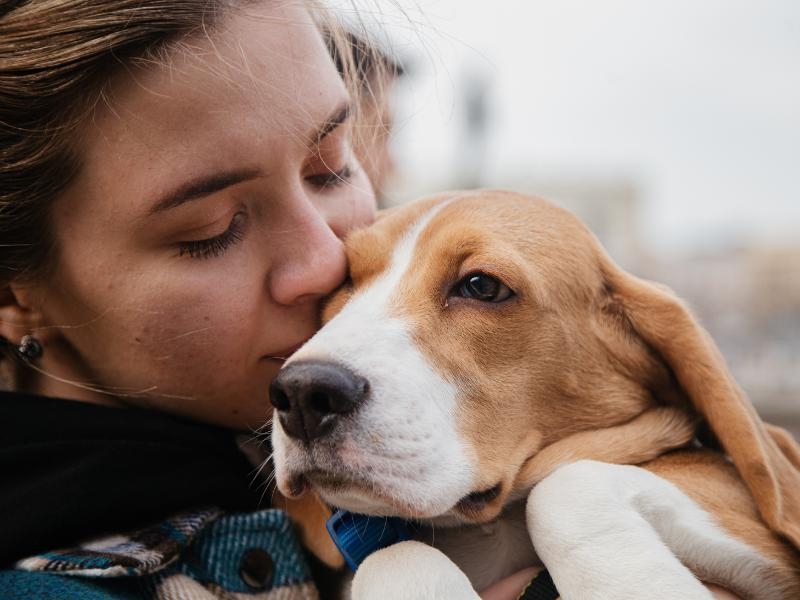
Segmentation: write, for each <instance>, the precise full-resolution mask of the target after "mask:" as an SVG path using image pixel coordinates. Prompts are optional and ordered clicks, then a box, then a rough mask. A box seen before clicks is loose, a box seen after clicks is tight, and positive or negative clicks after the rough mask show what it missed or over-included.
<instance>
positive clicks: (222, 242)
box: [178, 212, 244, 259]
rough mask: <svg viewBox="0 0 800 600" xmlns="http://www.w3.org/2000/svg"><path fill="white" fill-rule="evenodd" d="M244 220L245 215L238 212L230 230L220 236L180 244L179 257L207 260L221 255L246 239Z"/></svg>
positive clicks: (229, 226)
mask: <svg viewBox="0 0 800 600" xmlns="http://www.w3.org/2000/svg"><path fill="white" fill-rule="evenodd" d="M243 219H244V213H242V212H238V213H236V214H235V215H233V219H231V224H230V225H228V228H227V229H226V230H225V231H223V232H222V233H220V234H219V235H216V236H214V237H212V238H208V239H206V240H192V241H190V242H178V249H179V254H178V256H183V255H188V256H189V257H190V258H203V259H206V258H215V257H217V256H219V255H221V254H222V253H223V252H225V251H226V250H227V249H228V248H230V247H231V246H233V245H234V244H236V243H237V242H239V241H241V239H242V238H243V237H244V228H243V225H242V223H241V221H242V220H243Z"/></svg>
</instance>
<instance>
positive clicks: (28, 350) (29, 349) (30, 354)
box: [17, 335, 43, 361]
mask: <svg viewBox="0 0 800 600" xmlns="http://www.w3.org/2000/svg"><path fill="white" fill-rule="evenodd" d="M42 351H43V350H42V343H41V342H40V341H39V340H37V339H36V338H35V337H33V336H32V335H26V336H25V337H23V338H22V341H20V343H19V346H17V354H19V356H20V358H22V360H24V361H29V360H36V359H37V358H39V357H40V356H41V355H42Z"/></svg>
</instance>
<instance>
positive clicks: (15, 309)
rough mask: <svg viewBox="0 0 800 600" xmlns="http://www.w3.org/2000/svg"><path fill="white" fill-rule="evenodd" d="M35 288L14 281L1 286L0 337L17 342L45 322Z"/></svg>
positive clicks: (13, 342)
mask: <svg viewBox="0 0 800 600" xmlns="http://www.w3.org/2000/svg"><path fill="white" fill-rule="evenodd" d="M36 306H37V305H36V303H35V302H34V291H33V288H31V287H28V286H22V285H17V284H13V283H9V284H5V285H2V286H0V337H3V338H5V339H6V340H8V341H9V342H11V343H12V344H17V343H19V341H20V340H21V339H22V338H23V336H25V335H28V334H30V333H31V332H32V331H34V330H35V329H36V328H37V327H41V325H42V323H43V319H42V314H41V312H40V311H39V309H38V308H37V307H36Z"/></svg>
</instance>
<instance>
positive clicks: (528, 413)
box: [325, 191, 800, 596]
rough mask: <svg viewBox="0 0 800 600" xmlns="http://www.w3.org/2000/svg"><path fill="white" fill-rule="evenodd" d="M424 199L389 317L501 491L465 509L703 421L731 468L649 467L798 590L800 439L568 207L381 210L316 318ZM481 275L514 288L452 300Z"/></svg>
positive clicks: (460, 196)
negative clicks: (448, 384) (432, 371)
mask: <svg viewBox="0 0 800 600" xmlns="http://www.w3.org/2000/svg"><path fill="white" fill-rule="evenodd" d="M452 199H456V201H453V202H449V203H448V202H447V201H448V200H452ZM435 205H441V207H440V210H439V212H438V213H437V214H436V215H435V216H434V217H433V219H432V221H431V222H430V224H429V225H428V227H427V228H426V229H425V231H423V233H422V234H421V235H420V237H419V239H418V240H417V245H416V248H415V255H414V257H413V259H412V264H413V265H414V268H413V269H412V270H411V271H410V272H409V273H408V274H407V276H406V279H405V280H404V281H403V282H402V284H401V286H400V289H398V290H397V293H396V297H395V301H394V306H393V307H392V309H391V310H392V311H393V312H394V313H395V314H396V315H398V316H401V317H403V318H404V319H405V320H406V321H407V322H411V323H414V324H415V328H414V330H413V332H412V333H413V336H414V338H415V342H416V344H417V345H418V346H419V347H420V348H421V350H422V351H423V353H424V354H425V355H426V356H427V358H428V359H429V361H430V363H431V364H433V365H434V366H435V368H436V369H437V370H438V372H439V373H440V374H441V375H442V376H443V377H444V378H445V379H447V380H448V381H452V382H454V383H456V384H457V386H458V388H459V389H460V390H462V392H463V393H462V396H461V397H460V398H459V403H460V404H459V410H458V414H457V419H458V427H459V429H460V432H461V434H462V437H463V438H465V439H467V440H470V441H471V446H472V448H473V450H474V451H475V453H476V455H477V460H478V471H479V473H480V474H481V482H482V484H483V486H484V487H485V488H486V489H488V488H491V487H493V486H494V485H496V484H498V483H500V484H501V493H500V495H499V496H498V497H497V498H496V499H495V501H493V502H490V503H489V504H488V505H487V506H486V507H485V508H484V509H482V510H481V511H480V513H479V514H464V515H463V516H464V517H465V518H466V519H469V520H474V521H478V522H480V521H487V520H490V519H492V518H494V517H495V516H497V514H499V512H500V511H501V510H502V507H503V505H504V504H505V503H506V502H507V501H508V500H509V499H510V498H514V497H518V496H519V495H522V494H524V493H525V491H526V490H527V489H530V487H531V485H533V484H534V483H535V482H536V481H538V480H540V479H541V478H542V477H544V476H546V475H547V474H548V473H549V472H550V471H551V470H552V469H554V468H555V467H557V466H558V465H559V464H561V463H564V462H569V461H572V460H576V459H579V458H591V459H596V460H602V461H606V462H616V463H628V464H639V463H643V462H645V461H648V460H651V459H653V458H655V457H657V456H659V455H661V454H663V453H665V452H667V451H668V450H671V449H674V448H676V447H680V446H683V445H685V444H686V442H687V441H689V440H690V438H691V437H692V433H693V430H694V429H693V426H694V423H695V420H696V419H698V418H699V419H702V420H703V421H705V423H707V425H708V426H709V428H710V430H711V431H712V432H713V434H714V436H715V437H716V438H717V439H718V440H719V442H720V444H721V446H722V448H723V450H724V451H725V453H727V455H729V456H730V458H731V460H732V464H730V463H728V462H726V460H725V459H724V458H723V456H722V455H721V454H719V453H717V454H713V453H710V452H709V451H703V452H698V451H695V452H682V453H680V454H677V455H675V454H672V455H668V456H665V457H662V458H656V459H655V460H653V461H652V462H649V463H646V464H645V465H644V466H645V467H646V468H648V469H650V470H652V471H653V472H654V473H656V474H658V475H660V476H662V477H664V478H665V479H668V480H670V481H672V482H673V483H675V484H676V485H678V486H679V487H680V488H681V489H683V490H684V491H685V492H686V493H687V494H689V495H690V496H691V497H693V498H695V499H696V500H697V501H698V502H699V503H700V504H701V505H702V506H704V507H705V508H706V509H707V510H709V511H710V512H711V513H712V514H713V515H714V516H715V517H716V518H717V519H718V520H719V523H720V524H721V525H722V526H723V527H724V528H725V529H726V530H727V531H728V532H729V533H730V534H732V535H734V536H735V537H737V538H738V539H740V540H742V541H744V542H745V543H747V544H750V545H752V546H753V547H754V548H756V549H758V550H759V551H761V552H762V553H763V554H764V555H766V556H769V557H773V558H775V559H776V560H777V561H778V562H779V564H780V565H781V567H780V568H781V569H783V572H782V576H783V577H784V578H785V579H786V580H787V581H789V582H790V583H787V586H789V587H790V588H791V590H792V592H791V593H793V594H794V593H796V594H797V595H798V596H800V558H799V557H800V554H798V552H797V550H798V548H800V470H799V469H800V447H798V445H797V443H796V442H795V441H794V440H793V439H792V438H791V436H789V435H788V434H787V433H786V432H784V431H783V430H781V429H780V428H776V427H773V426H768V425H765V424H764V423H762V421H761V420H760V419H759V417H758V415H757V414H756V412H755V410H754V409H753V407H752V405H751V404H750V401H749V400H748V399H747V397H746V396H745V395H744V393H743V392H742V391H741V390H740V389H739V387H738V386H737V385H736V383H735V382H734V380H733V378H732V377H731V375H730V373H729V372H728V370H727V368H726V366H725V363H724V361H723V359H722V357H721V356H720V354H719V351H718V350H717V349H716V347H715V346H714V344H713V342H712V341H711V339H710V338H709V336H708V334H707V333H706V332H705V331H704V330H703V329H702V328H701V327H700V326H699V325H698V324H697V322H696V320H695V319H694V318H693V317H692V315H691V313H690V312H689V310H688V309H687V308H686V306H685V305H684V304H683V303H682V302H681V301H680V300H678V299H677V297H676V296H675V295H674V294H673V293H672V292H670V291H669V290H667V289H666V288H664V287H662V286H658V285H656V284H652V283H649V282H645V281H643V280H640V279H637V278H635V277H633V276H632V275H630V274H628V273H625V272H624V271H622V270H621V269H620V268H619V267H618V266H616V265H615V264H614V263H613V262H612V261H611V259H610V258H609V257H608V256H607V255H606V253H605V251H604V250H603V249H602V248H601V246H600V245H599V243H598V242H597V240H596V239H595V238H594V236H593V235H592V234H591V233H590V232H589V231H588V230H587V229H586V228H585V227H584V226H583V225H582V224H581V223H580V222H579V221H578V220H577V219H576V218H575V217H574V216H572V215H571V214H569V213H568V212H566V211H564V210H562V209H559V208H557V207H555V206H553V205H551V204H549V203H547V202H544V201H542V200H539V199H535V198H529V197H524V196H521V195H518V194H514V193H510V192H502V191H485V192H469V193H451V194H444V195H440V196H437V197H436V198H432V199H427V200H425V201H422V202H420V203H415V204H413V205H411V206H407V207H402V208H399V209H393V210H392V211H388V212H386V213H385V214H384V215H382V217H381V218H380V219H379V221H378V222H377V223H376V224H375V225H374V226H373V227H370V228H368V229H367V230H365V231H362V232H358V233H356V234H354V235H352V236H351V237H350V239H349V240H348V242H347V247H348V256H349V259H350V268H351V277H352V282H351V283H350V284H349V285H348V286H346V287H345V288H343V289H342V290H341V291H340V292H339V293H338V294H337V295H336V296H334V297H333V298H332V299H331V302H330V303H329V306H328V309H327V310H326V312H325V317H326V319H329V318H331V316H332V315H333V314H335V313H336V311H337V310H338V309H339V308H340V307H341V306H342V305H343V304H344V302H345V301H346V299H347V298H348V297H349V295H350V294H351V293H352V292H353V291H354V290H358V289H359V288H360V287H361V286H364V285H367V284H368V283H369V282H370V281H372V280H374V278H375V277H376V276H377V275H379V274H380V273H381V272H382V271H383V270H384V269H385V268H386V267H387V265H388V264H389V261H390V258H391V252H392V249H393V248H394V247H395V246H396V244H397V242H398V240H399V239H400V237H401V236H402V234H403V232H405V231H406V230H408V229H409V227H410V226H411V225H412V223H414V222H415V221H416V220H417V219H418V218H419V217H420V216H421V215H422V214H425V213H426V212H428V211H429V209H430V208H431V207H432V206H435ZM478 271H479V272H483V273H488V274H490V275H493V276H495V277H497V278H498V279H500V280H502V281H503V282H505V283H506V284H507V285H508V286H509V287H510V288H511V289H512V290H513V291H514V292H515V297H514V298H512V299H510V300H508V301H506V302H503V303H497V304H491V303H481V302H477V301H474V300H469V299H464V298H459V297H457V296H456V295H454V294H452V293H451V292H452V290H453V287H454V286H456V285H457V284H458V282H459V281H460V280H461V279H462V278H463V277H464V276H465V275H467V274H470V273H472V272H478ZM791 582H794V583H791ZM720 583H723V584H724V583H725V582H720ZM791 586H794V587H791Z"/></svg>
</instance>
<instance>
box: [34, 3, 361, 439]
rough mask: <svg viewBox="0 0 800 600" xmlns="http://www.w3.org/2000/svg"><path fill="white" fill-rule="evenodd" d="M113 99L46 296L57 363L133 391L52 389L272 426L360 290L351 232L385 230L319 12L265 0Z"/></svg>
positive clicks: (125, 79)
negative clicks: (300, 372)
mask: <svg viewBox="0 0 800 600" xmlns="http://www.w3.org/2000/svg"><path fill="white" fill-rule="evenodd" d="M106 96H107V98H106V100H107V101H106V103H105V105H104V106H102V107H100V108H99V109H98V113H97V116H96V118H95V119H94V122H93V123H92V124H91V126H90V128H89V130H88V132H87V134H86V137H85V140H84V144H83V146H82V148H83V158H84V162H83V166H82V170H81V173H80V175H79V176H78V178H77V180H75V182H74V184H73V185H71V187H70V188H69V189H68V190H67V191H66V192H65V193H64V194H63V196H62V197H60V198H59V199H58V200H57V202H56V203H55V206H54V226H55V231H56V236H57V243H58V249H59V251H58V256H57V259H56V264H55V269H54V271H53V275H52V276H51V277H50V278H48V280H47V281H46V282H45V283H43V284H41V285H39V286H35V287H34V288H33V291H32V292H31V294H33V295H35V296H36V297H37V298H39V301H38V305H39V307H40V310H41V311H42V313H43V320H44V324H45V326H46V327H45V328H43V329H40V330H38V333H37V335H39V336H40V337H41V338H42V339H43V340H44V342H45V344H44V348H45V354H44V356H43V357H42V359H41V360H40V365H41V366H42V367H43V368H44V369H46V370H48V371H50V372H52V373H53V374H55V375H57V376H59V377H61V378H68V379H75V380H78V381H81V382H84V383H87V384H89V385H90V386H94V387H99V388H103V389H110V390H112V391H114V390H116V391H119V392H123V393H126V394H131V395H130V396H129V397H127V398H122V399H116V398H114V397H113V396H106V395H102V394H97V393H96V392H94V391H92V390H88V389H83V388H77V387H75V386H72V385H67V386H64V385H63V384H61V383H59V382H58V381H56V380H54V379H52V378H49V379H48V378H43V379H42V385H41V386H39V387H40V388H41V389H40V391H43V392H44V393H49V394H53V395H61V396H67V397H71V398H77V399H84V400H89V401H95V402H102V403H118V402H131V403H135V404H138V405H143V406H149V407H153V408H157V409H159V410H164V411H168V412H172V413H176V414H181V415H186V416H189V417H192V418H195V419H200V420H203V421H208V422H213V423H218V424H222V425H226V426H230V427H234V428H238V429H247V428H253V427H258V426H260V425H262V424H263V423H264V422H265V420H266V418H267V417H268V415H269V414H270V412H271V409H270V406H269V401H268V394H267V388H268V385H269V382H270V380H271V379H272V378H273V376H274V375H275V373H276V372H277V370H278V369H279V368H280V366H281V364H282V359H281V357H285V356H287V355H289V354H291V353H292V352H293V350H294V349H295V348H296V347H297V346H298V345H299V344H301V343H303V342H304V341H305V340H306V339H308V337H310V336H311V335H312V334H313V333H314V331H315V330H316V329H317V328H318V325H319V322H318V312H319V304H320V301H321V299H322V298H323V297H324V296H325V295H326V294H328V293H329V292H331V291H332V290H333V289H334V288H336V287H337V286H338V285H339V284H340V283H341V281H342V280H343V279H344V277H345V274H346V264H345V256H344V253H343V248H342V243H341V241H340V239H341V237H342V236H343V235H344V234H345V233H346V232H347V231H348V230H350V229H352V228H354V227H356V226H360V225H365V224H367V223H369V222H370V221H371V219H372V217H373V210H374V199H373V194H372V190H371V188H370V185H369V183H368V182H367V179H366V177H365V176H364V175H363V173H362V171H361V169H360V168H359V166H358V164H356V163H355V162H354V159H353V157H352V155H351V153H350V144H349V139H348V136H349V130H350V127H351V124H350V119H349V118H348V116H347V107H348V102H349V98H348V95H347V92H346V90H345V87H344V85H343V83H342V82H341V80H340V77H339V75H338V73H337V71H336V68H335V67H334V65H333V63H332V61H331V60H330V58H329V56H328V52H327V50H326V48H325V45H324V43H323V41H322V39H321V37H320V35H319V33H318V31H317V29H316V28H315V26H314V25H313V23H312V22H311V19H310V17H309V15H308V14H307V13H306V12H305V11H304V10H302V9H301V8H298V7H292V6H287V5H285V4H284V5H282V6H280V5H279V6H274V5H272V4H271V3H263V4H256V5H254V6H253V5H251V8H248V9H246V10H245V11H242V12H237V13H234V14H231V15H230V16H229V17H227V18H226V19H224V20H223V21H222V22H221V23H220V24H219V26H218V27H217V28H216V29H215V30H213V31H212V32H211V33H210V34H209V36H208V37H205V36H198V37H196V38H193V39H188V40H186V41H184V42H183V43H181V44H180V46H179V47H178V48H176V49H174V50H172V51H171V52H170V54H169V58H168V64H151V65H149V66H144V67H141V68H139V69H136V70H130V71H128V72H126V73H125V74H124V75H123V76H121V77H120V78H119V79H117V80H115V81H113V82H112V85H111V86H110V89H109V92H108V94H107V95H106ZM48 326H49V327H48Z"/></svg>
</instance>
